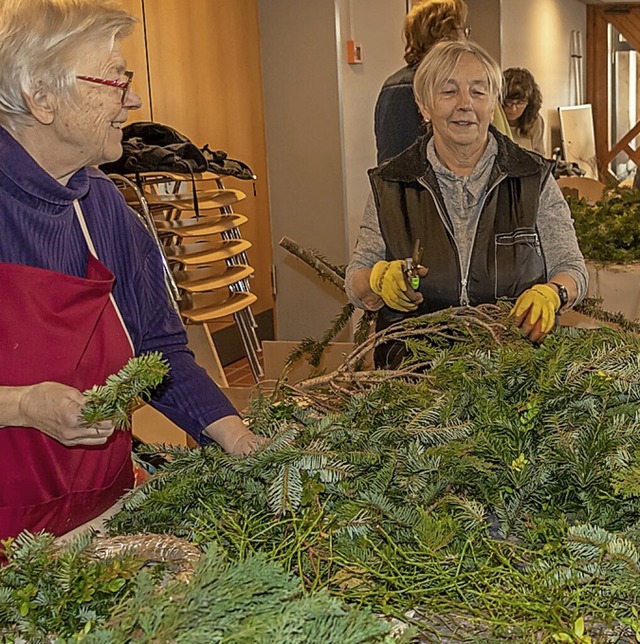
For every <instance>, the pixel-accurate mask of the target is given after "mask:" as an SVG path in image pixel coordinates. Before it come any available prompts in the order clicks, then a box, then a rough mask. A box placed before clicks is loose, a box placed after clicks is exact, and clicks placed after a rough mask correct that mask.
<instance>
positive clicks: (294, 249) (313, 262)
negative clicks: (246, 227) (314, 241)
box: [279, 237, 344, 292]
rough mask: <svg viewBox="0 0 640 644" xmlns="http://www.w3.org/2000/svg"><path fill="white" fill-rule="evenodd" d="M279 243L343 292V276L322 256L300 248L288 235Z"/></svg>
mask: <svg viewBox="0 0 640 644" xmlns="http://www.w3.org/2000/svg"><path fill="white" fill-rule="evenodd" d="M279 244H280V246H282V248H284V249H285V250H286V251H289V252H290V253H291V254H292V255H295V256H296V257H297V258H298V259H300V260H302V261H303V262H304V263H305V264H307V266H310V267H311V268H312V269H313V270H314V271H315V272H316V273H318V275H320V277H322V279H324V280H326V281H327V282H330V283H331V284H333V285H334V286H337V287H338V288H339V289H340V290H341V291H343V292H344V278H343V277H341V276H340V275H338V274H337V273H336V272H335V271H334V270H333V268H331V266H329V265H328V264H326V263H325V262H324V260H323V259H322V258H320V257H317V256H316V255H315V253H314V252H313V251H311V250H308V249H306V248H302V246H300V244H298V242H295V241H293V239H289V238H288V237H283V238H282V239H281V240H280V242H279Z"/></svg>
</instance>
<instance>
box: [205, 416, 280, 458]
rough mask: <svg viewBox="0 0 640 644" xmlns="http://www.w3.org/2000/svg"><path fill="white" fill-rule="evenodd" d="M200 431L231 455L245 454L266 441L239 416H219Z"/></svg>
mask: <svg viewBox="0 0 640 644" xmlns="http://www.w3.org/2000/svg"><path fill="white" fill-rule="evenodd" d="M202 432H203V434H205V435H206V436H208V437H209V438H211V439H212V440H214V441H215V442H216V443H218V445H220V447H222V449H223V450H224V451H225V452H227V453H228V454H232V455H233V456H246V455H247V454H251V453H252V452H255V451H256V450H258V449H260V448H261V447H263V446H264V445H265V444H266V443H267V439H266V438H264V437H263V436H257V435H256V434H254V433H253V432H252V431H251V430H250V429H249V428H248V427H247V426H246V425H245V424H244V423H243V422H242V419H241V418H240V417H239V416H225V417H224V418H219V419H218V420H216V421H215V422H213V423H211V424H210V425H208V426H207V427H205V428H204V429H203V430H202Z"/></svg>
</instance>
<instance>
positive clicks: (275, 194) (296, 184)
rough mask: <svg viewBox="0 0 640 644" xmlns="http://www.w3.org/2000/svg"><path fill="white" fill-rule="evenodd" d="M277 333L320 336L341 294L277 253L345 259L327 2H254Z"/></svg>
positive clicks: (332, 28) (331, 13) (332, 23)
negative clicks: (292, 250) (308, 252)
mask: <svg viewBox="0 0 640 644" xmlns="http://www.w3.org/2000/svg"><path fill="white" fill-rule="evenodd" d="M258 6H259V11H260V32H261V55H262V74H263V84H264V109H265V131H266V141H267V166H268V175H269V193H270V214H271V228H272V235H273V240H272V242H273V261H274V266H275V272H276V283H277V293H276V297H275V305H276V335H277V338H278V339H284V340H299V339H302V338H303V337H307V336H313V337H318V336H320V335H321V334H322V333H323V332H324V331H325V330H326V329H327V328H328V327H329V325H330V323H331V320H332V318H333V317H334V316H335V315H336V314H337V313H338V312H339V311H340V309H341V307H342V306H343V305H344V304H345V302H346V299H345V297H344V296H343V295H342V294H341V293H339V292H338V291H337V289H335V287H332V286H330V285H327V284H325V283H324V282H322V281H321V280H320V278H319V277H317V275H316V274H315V272H314V271H313V270H311V269H310V268H309V267H307V266H306V265H305V264H303V263H302V262H301V261H300V260H298V259H297V258H295V257H293V256H292V255H290V254H289V253H287V252H286V251H285V250H283V249H282V248H281V247H280V246H279V245H278V242H279V241H280V239H281V238H282V237H283V236H287V237H290V238H292V239H293V240H295V241H297V242H298V243H300V244H301V245H302V246H304V247H305V248H309V249H317V250H318V251H320V252H321V253H322V254H324V255H325V256H326V257H327V258H328V259H329V260H331V261H333V262H335V263H337V264H340V263H346V262H347V260H348V256H349V252H348V248H347V244H346V239H345V237H346V234H345V192H344V179H343V178H344V176H345V169H344V167H343V137H342V126H341V118H342V114H341V110H340V101H341V99H340V93H341V88H340V85H339V82H338V62H337V40H336V16H335V8H334V0H313V2H310V1H305V2H299V1H298V0H259V5H258Z"/></svg>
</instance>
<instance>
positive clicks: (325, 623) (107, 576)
mask: <svg viewBox="0 0 640 644" xmlns="http://www.w3.org/2000/svg"><path fill="white" fill-rule="evenodd" d="M90 540H91V539H90V536H87V537H84V538H82V539H80V540H78V541H76V542H74V543H72V544H71V545H69V546H67V547H66V548H64V549H62V550H60V549H59V548H57V547H56V546H55V544H54V538H53V537H52V536H50V535H37V536H34V535H30V534H28V533H22V534H21V535H20V536H19V537H18V538H17V539H16V540H15V541H14V542H13V543H12V544H11V545H10V547H9V550H8V556H9V565H7V566H6V567H5V568H3V569H1V570H0V637H1V638H2V641H3V642H13V641H23V642H29V643H30V644H31V643H33V644H37V643H39V642H42V643H44V642H54V641H55V642H60V643H63V642H69V643H71V642H78V641H81V642H86V643H87V644H102V643H109V644H124V643H125V642H131V641H136V642H140V643H144V642H149V643H152V642H153V643H157V642H167V643H169V642H171V643H174V642H176V643H177V642H185V643H187V642H194V643H195V642H223V641H224V642H247V644H248V643H249V642H251V643H253V642H265V643H267V642H268V643H271V642H287V643H288V642H292V643H295V642H326V643H327V644H365V643H373V642H388V643H390V642H392V641H398V642H399V641H406V640H405V639H404V638H400V639H398V640H392V638H391V637H390V636H389V635H388V633H389V630H390V628H389V626H388V625H387V624H386V623H385V622H384V621H382V620H381V619H379V618H376V617H374V616H373V615H372V614H371V613H370V612H369V611H367V610H358V609H354V608H347V607H346V606H344V605H343V604H341V603H340V602H339V601H338V600H336V599H334V598H331V597H330V596H329V595H328V594H326V593H324V592H321V593H315V594H313V595H311V596H309V595H305V594H304V593H303V591H302V588H301V587H300V585H299V584H298V583H297V581H296V580H295V579H294V578H292V577H291V576H290V575H287V574H286V573H285V572H284V571H283V570H282V568H280V567H279V566H277V565H275V564H273V563H269V562H267V561H266V560H265V557H264V556H255V557H250V558H248V559H246V560H244V561H237V562H233V561H230V560H229V559H228V558H227V557H226V556H225V555H224V554H223V553H222V552H221V551H220V550H219V549H216V548H213V547H212V548H209V549H207V550H206V551H205V553H204V555H203V556H202V558H201V559H200V561H199V562H198V563H197V564H196V566H195V570H194V572H193V574H192V575H190V576H189V578H188V579H184V578H179V576H178V577H175V578H173V577H171V576H169V575H168V574H167V573H168V570H164V571H163V569H162V568H155V569H149V568H143V567H142V566H143V563H144V562H143V561H137V560H135V559H134V558H132V557H126V558H124V559H121V558H120V557H113V556H112V557H111V558H106V559H104V560H96V559H95V558H94V555H92V553H91V551H90V549H88V547H89V545H90ZM161 572H162V574H160V573H161ZM409 634H410V633H409V632H407V636H408V635H409Z"/></svg>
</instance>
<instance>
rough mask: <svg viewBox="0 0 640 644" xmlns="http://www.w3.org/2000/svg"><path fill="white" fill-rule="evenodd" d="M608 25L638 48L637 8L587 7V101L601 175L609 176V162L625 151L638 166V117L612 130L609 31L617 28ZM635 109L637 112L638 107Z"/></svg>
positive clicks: (639, 21) (639, 11)
mask: <svg viewBox="0 0 640 644" xmlns="http://www.w3.org/2000/svg"><path fill="white" fill-rule="evenodd" d="M611 27H613V28H614V29H615V30H616V31H617V33H619V34H621V35H622V36H623V38H624V40H625V41H626V43H627V45H628V48H629V50H631V51H632V50H636V51H640V8H639V7H637V6H633V5H626V4H615V5H607V6H606V7H604V6H596V5H589V6H588V7H587V101H588V102H589V103H591V105H592V107H593V120H594V130H595V139H596V156H597V159H598V170H599V174H600V177H601V178H605V177H607V176H611V172H610V170H609V164H610V163H611V162H612V161H613V160H614V159H615V158H616V157H617V156H618V155H621V154H626V155H627V156H628V158H629V159H630V160H631V161H633V163H635V165H636V166H640V150H636V149H634V147H632V143H633V142H634V139H635V138H636V137H637V136H638V135H640V120H639V117H636V118H634V119H633V121H634V122H631V123H629V124H628V127H625V128H623V131H621V130H620V128H618V129H617V131H612V123H613V122H614V121H615V118H616V113H615V110H614V107H615V102H614V101H613V100H612V83H611V80H610V79H611V65H612V58H611V55H610V54H611V49H610V32H611V33H614V34H615V33H616V32H612V30H611ZM634 56H635V53H634ZM634 64H635V63H634ZM636 102H637V98H636ZM639 107H640V105H639ZM634 111H636V114H637V115H640V109H638V110H634ZM627 113H628V110H627ZM639 147H640V146H639Z"/></svg>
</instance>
